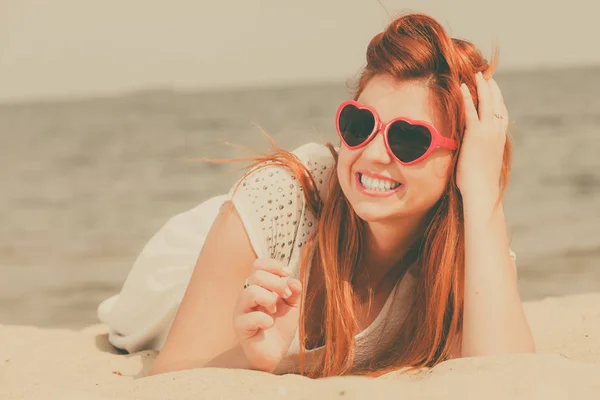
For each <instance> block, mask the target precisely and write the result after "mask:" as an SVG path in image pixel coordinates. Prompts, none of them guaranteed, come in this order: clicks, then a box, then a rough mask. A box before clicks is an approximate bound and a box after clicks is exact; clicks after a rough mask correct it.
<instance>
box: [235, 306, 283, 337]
mask: <svg viewBox="0 0 600 400" xmlns="http://www.w3.org/2000/svg"><path fill="white" fill-rule="evenodd" d="M274 324H275V319H274V318H273V317H272V316H270V315H268V314H265V313H264V312H261V311H252V312H249V313H247V314H242V315H240V316H239V317H237V318H236V319H235V321H234V324H233V326H234V329H235V330H236V332H238V334H239V335H240V336H241V337H242V338H244V339H248V338H251V337H252V336H254V335H256V332H258V330H259V329H262V330H266V329H269V328H271V327H272V326H273V325H274Z"/></svg>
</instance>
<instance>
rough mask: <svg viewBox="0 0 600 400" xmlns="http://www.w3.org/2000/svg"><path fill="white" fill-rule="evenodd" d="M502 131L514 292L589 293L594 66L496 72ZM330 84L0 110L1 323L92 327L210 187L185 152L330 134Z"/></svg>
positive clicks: (596, 92) (222, 185)
mask: <svg viewBox="0 0 600 400" xmlns="http://www.w3.org/2000/svg"><path fill="white" fill-rule="evenodd" d="M497 81H498V83H499V85H500V87H501V88H502V90H503V94H504V97H505V101H506V104H507V106H508V109H509V112H510V116H511V121H512V122H513V124H514V127H513V129H512V135H513V137H514V140H515V155H514V156H515V158H514V164H513V175H512V180H511V183H510V186H509V188H508V191H507V193H506V197H505V203H504V204H505V210H506V214H507V220H508V225H509V229H510V232H511V235H512V248H513V250H515V252H516V253H517V257H518V262H517V264H518V268H519V289H520V291H521V295H522V297H523V299H525V300H529V299H536V298H541V297H545V296H558V295H565V294H570V293H579V292H589V291H600V68H597V69H594V68H588V69H573V70H557V71H532V72H521V73H505V74H502V75H499V76H498V77H497ZM348 95H349V94H348V90H347V88H346V85H345V84H344V83H339V84H330V85H317V86H296V87H282V88H263V89H260V88H258V89H244V90H241V89H240V90H236V91H215V92H194V93H191V92H190V93H178V92H169V91H155V92H152V91H148V92H138V93H132V94H124V95H122V96H118V97H111V98H95V99H84V100H73V101H60V102H37V103H28V104H13V105H10V104H5V105H1V106H0V132H1V134H0V138H1V139H0V182H1V183H2V189H1V192H0V193H1V194H0V323H4V324H33V325H38V326H55V327H72V328H77V327H81V326H84V325H86V324H90V323H95V322H97V320H96V307H97V305H98V303H99V302H100V301H102V300H103V299H105V298H106V297H108V296H110V295H112V294H114V293H116V292H118V290H119V289H120V287H121V285H122V283H123V281H124V279H125V277H126V276H127V273H128V272H129V269H130V268H131V266H132V264H133V262H134V260H135V258H136V256H137V255H138V253H139V252H140V250H141V249H142V247H143V246H144V244H145V243H146V241H147V240H148V239H149V238H150V237H151V236H152V234H153V233H154V232H156V231H157V230H158V229H159V228H160V227H161V226H162V225H163V224H164V223H165V222H166V221H167V219H168V218H169V217H171V216H172V215H175V214H177V213H180V212H182V211H185V210H188V209H190V208H192V207H194V206H195V205H197V204H198V203H200V202H202V201H203V200H205V199H207V198H208V197H210V196H214V195H217V194H222V193H225V192H226V191H227V190H229V187H230V186H231V184H232V183H233V182H234V181H235V180H236V178H237V177H239V176H240V173H239V172H236V171H235V166H232V165H214V164H206V163H202V162H199V161H194V159H195V158H199V157H234V156H240V155H243V153H241V152H239V151H234V150H232V149H231V147H228V146H226V145H224V144H223V143H224V142H225V141H228V142H231V143H235V144H239V145H243V146H247V147H250V148H252V149H257V150H266V149H267V148H268V145H267V143H266V141H265V139H264V138H263V136H262V135H261V134H260V131H259V129H258V128H257V127H256V126H257V125H258V126H261V127H262V128H264V129H265V130H266V131H267V132H269V134H270V135H271V136H272V137H273V138H274V139H275V140H276V141H277V142H278V143H279V144H281V145H283V146H285V147H287V148H290V149H291V148H294V147H296V146H299V145H301V144H303V143H305V142H308V141H319V142H326V141H336V140H337V137H336V134H335V127H334V124H333V117H334V114H335V110H336V107H337V105H338V104H339V102H340V101H341V100H343V99H346V98H347V97H348Z"/></svg>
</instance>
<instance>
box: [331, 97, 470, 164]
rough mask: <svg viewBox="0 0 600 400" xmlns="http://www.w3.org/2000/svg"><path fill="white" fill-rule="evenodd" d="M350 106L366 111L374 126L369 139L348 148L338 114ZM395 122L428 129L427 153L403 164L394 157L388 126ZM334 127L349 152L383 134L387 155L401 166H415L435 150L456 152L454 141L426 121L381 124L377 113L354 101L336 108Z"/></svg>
mask: <svg viewBox="0 0 600 400" xmlns="http://www.w3.org/2000/svg"><path fill="white" fill-rule="evenodd" d="M349 105H352V106H354V107H356V108H358V109H359V110H368V111H370V112H371V113H372V114H373V117H374V119H375V126H374V127H373V131H372V132H371V133H370V134H369V137H368V138H367V139H366V140H365V141H364V142H362V143H361V144H359V145H356V146H349V145H348V143H346V141H345V140H344V138H343V136H342V132H341V131H340V114H341V113H342V110H343V109H344V108H345V107H346V106H349ZM397 121H404V122H407V123H409V124H410V125H416V126H423V127H425V128H427V129H429V132H430V133H431V143H430V144H429V148H428V149H427V151H426V152H425V153H424V154H423V155H422V156H421V157H419V158H417V159H416V160H413V161H410V162H404V161H402V160H400V159H399V158H398V157H396V155H395V154H394V152H392V149H391V147H390V142H389V138H388V135H389V131H390V126H391V125H392V124H393V123H394V122H397ZM335 127H336V130H337V133H338V136H339V137H340V140H341V141H342V143H344V145H345V146H346V147H347V148H349V149H351V150H356V149H360V148H361V147H365V146H366V145H367V144H369V142H370V141H371V140H373V138H374V137H375V135H376V134H377V132H380V131H383V134H384V138H385V140H384V142H385V147H386V148H387V151H388V153H389V154H390V155H391V156H392V157H393V158H394V159H395V160H396V161H398V162H399V163H400V164H402V165H412V164H416V163H418V162H420V161H423V160H424V159H426V158H427V157H428V156H429V155H430V154H431V153H433V151H434V150H435V149H437V148H440V147H441V148H445V149H449V150H456V148H457V147H458V146H457V144H456V141H454V140H452V139H449V138H447V137H444V136H442V135H441V134H440V133H439V132H438V130H437V129H436V128H435V126H433V125H432V124H430V123H429V122H426V121H417V120H413V119H410V118H405V117H398V118H394V119H392V120H391V121H389V122H387V123H386V122H382V121H381V119H380V118H379V115H378V114H377V112H376V111H375V110H374V109H373V108H372V107H369V106H366V105H363V104H360V103H359V102H357V101H355V100H346V101H344V102H343V103H342V104H340V106H339V107H338V110H337V113H336V116H335Z"/></svg>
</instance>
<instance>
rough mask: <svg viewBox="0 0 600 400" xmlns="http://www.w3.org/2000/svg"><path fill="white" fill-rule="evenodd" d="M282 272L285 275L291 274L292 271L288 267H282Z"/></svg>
mask: <svg viewBox="0 0 600 400" xmlns="http://www.w3.org/2000/svg"><path fill="white" fill-rule="evenodd" d="M281 269H282V270H283V272H285V273H286V274H287V275H289V274H291V273H292V270H291V268H290V267H283V268H281Z"/></svg>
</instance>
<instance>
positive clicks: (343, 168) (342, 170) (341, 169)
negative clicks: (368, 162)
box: [337, 148, 356, 182]
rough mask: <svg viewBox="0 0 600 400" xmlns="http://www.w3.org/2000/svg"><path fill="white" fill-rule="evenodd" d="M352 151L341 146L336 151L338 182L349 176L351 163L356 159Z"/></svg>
mask: <svg viewBox="0 0 600 400" xmlns="http://www.w3.org/2000/svg"><path fill="white" fill-rule="evenodd" d="M353 153H354V152H352V151H349V150H348V149H344V148H341V149H340V151H339V153H338V162H337V174H338V177H339V180H340V182H343V181H345V180H346V179H348V178H349V177H350V174H351V169H352V165H353V164H354V161H355V159H356V157H355V156H354V155H353Z"/></svg>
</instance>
